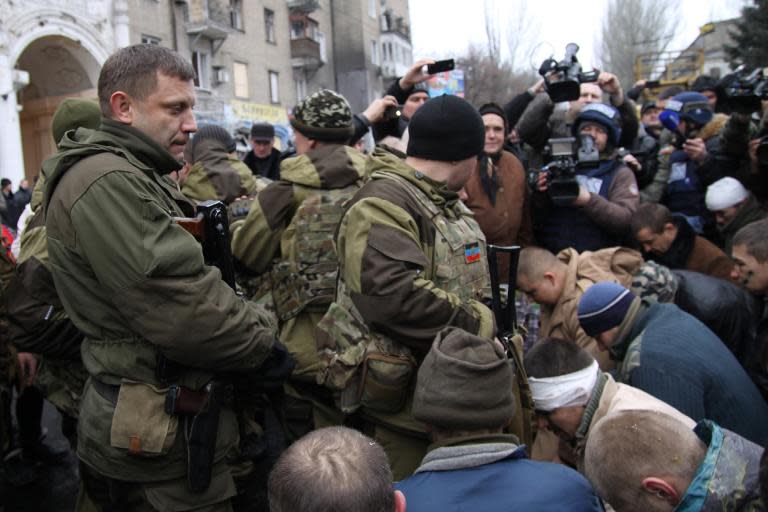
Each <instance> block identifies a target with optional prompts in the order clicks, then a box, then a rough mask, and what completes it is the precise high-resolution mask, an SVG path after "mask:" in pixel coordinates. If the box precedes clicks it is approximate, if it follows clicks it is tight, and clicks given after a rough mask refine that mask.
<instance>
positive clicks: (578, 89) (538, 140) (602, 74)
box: [516, 45, 639, 167]
mask: <svg viewBox="0 0 768 512" xmlns="http://www.w3.org/2000/svg"><path fill="white" fill-rule="evenodd" d="M576 51H578V46H576V45H568V47H567V48H566V55H565V58H564V59H563V60H561V61H559V62H557V61H555V60H554V59H547V60H546V61H544V62H543V63H542V65H541V67H540V68H539V74H541V75H542V77H543V79H544V80H543V82H544V84H543V90H544V91H545V92H543V93H541V94H536V96H535V98H533V99H532V100H531V101H530V102H529V104H528V105H527V106H526V108H525V111H524V113H523V114H522V116H521V117H520V119H519V121H518V123H517V126H516V128H517V132H518V134H519V136H520V138H521V139H522V141H523V142H524V143H525V144H527V145H529V146H530V147H531V148H532V149H533V152H534V154H531V155H528V156H529V160H530V162H531V163H532V164H538V163H540V162H541V159H540V157H541V156H542V152H543V150H544V147H545V146H546V145H547V142H548V140H549V139H550V138H552V137H568V136H569V135H570V133H571V130H572V128H573V125H574V123H575V119H576V116H578V114H579V112H580V111H581V109H582V108H583V107H584V105H588V104H591V103H600V102H603V101H604V98H603V97H604V95H605V96H606V100H605V101H606V102H607V103H609V104H610V105H611V106H614V107H616V109H617V110H618V112H619V114H620V121H619V125H620V126H621V128H622V130H621V132H620V133H621V134H620V142H619V143H617V144H614V147H620V146H625V147H629V146H631V144H632V141H633V140H634V139H635V137H636V136H637V131H638V128H639V121H638V119H637V112H636V109H635V104H634V102H633V101H631V100H630V99H629V98H627V97H626V95H625V94H624V90H623V88H622V86H621V83H620V82H619V79H618V77H616V75H614V74H612V73H608V72H606V71H598V70H591V71H588V72H585V71H584V70H583V69H582V67H581V65H580V64H579V62H578V60H577V59H576ZM536 92H539V91H538V90H537V91H536ZM523 94H529V93H528V92H526V93H523ZM536 166H537V167H538V165H536Z"/></svg>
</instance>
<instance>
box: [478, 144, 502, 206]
mask: <svg viewBox="0 0 768 512" xmlns="http://www.w3.org/2000/svg"><path fill="white" fill-rule="evenodd" d="M500 158H501V151H499V152H498V153H494V154H492V155H486V154H483V156H482V157H480V182H481V183H482V184H483V190H485V194H486V195H487V196H488V199H490V200H491V206H496V192H498V191H499V172H498V168H499V167H498V165H499V159H500ZM489 160H490V162H489ZM489 165H490V168H491V175H490V176H489V175H488V166H489Z"/></svg>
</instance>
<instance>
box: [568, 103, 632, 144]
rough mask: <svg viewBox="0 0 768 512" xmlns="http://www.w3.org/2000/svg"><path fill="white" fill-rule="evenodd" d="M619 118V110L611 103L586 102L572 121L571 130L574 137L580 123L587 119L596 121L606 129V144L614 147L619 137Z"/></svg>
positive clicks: (577, 132)
mask: <svg viewBox="0 0 768 512" xmlns="http://www.w3.org/2000/svg"><path fill="white" fill-rule="evenodd" d="M620 118H621V117H620V115H619V111H618V110H616V109H615V108H614V107H612V106H611V105H606V104H605V103H588V104H586V105H584V107H582V109H581V112H579V115H578V116H576V122H574V123H573V126H572V127H571V132H572V133H573V136H574V137H576V136H578V134H579V129H580V128H581V124H582V123H585V122H587V121H589V122H592V123H597V124H599V125H600V126H603V127H605V129H606V130H607V131H608V144H610V145H611V146H613V147H614V148H615V147H616V146H618V145H619V139H620V138H621V121H620Z"/></svg>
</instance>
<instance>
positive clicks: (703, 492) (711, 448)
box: [675, 420, 766, 512]
mask: <svg viewBox="0 0 768 512" xmlns="http://www.w3.org/2000/svg"><path fill="white" fill-rule="evenodd" d="M694 431H695V432H696V435H698V436H699V439H701V441H702V442H704V443H705V444H706V445H707V454H706V455H705V456H704V460H703V461H702V462H701V464H700V465H699V469H698V471H697V472H696V474H695V475H694V477H693V480H692V482H691V485H689V486H688V489H686V491H685V494H684V495H683V497H682V499H681V501H680V503H679V504H678V505H677V508H676V509H675V510H690V511H693V512H731V511H737V510H739V511H744V512H753V511H754V512H757V511H759V510H765V506H766V504H765V503H763V500H762V499H761V497H760V478H759V472H760V455H761V454H762V452H763V448H762V447H761V446H759V445H756V444H754V443H751V442H749V441H747V440H746V439H744V438H743V437H741V436H738V435H736V434H734V433H733V432H731V431H730V430H726V429H724V428H720V427H719V426H718V425H717V424H716V423H714V422H712V421H710V420H702V421H700V422H699V424H698V425H696V428H695V429H694Z"/></svg>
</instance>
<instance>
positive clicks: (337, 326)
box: [316, 171, 490, 414]
mask: <svg viewBox="0 0 768 512" xmlns="http://www.w3.org/2000/svg"><path fill="white" fill-rule="evenodd" d="M371 179H391V180H395V181H397V182H399V183H400V184H401V185H402V187H403V188H404V189H405V191H406V192H407V193H408V195H409V196H410V197H411V198H412V199H414V201H415V203H416V204H417V205H418V208H419V209H420V210H421V211H422V215H423V216H424V217H425V218H426V219H429V221H430V223H431V224H432V226H433V227H434V229H435V237H434V245H433V246H423V247H422V248H423V251H424V254H425V255H426V256H427V259H428V260H430V264H429V265H428V266H427V267H426V268H424V270H423V274H421V275H422V276H423V278H424V279H427V280H430V281H432V282H434V283H435V286H436V287H438V288H440V289H442V290H445V291H446V292H449V293H452V294H455V295H457V296H458V297H460V298H461V300H462V301H467V300H470V299H474V300H479V299H480V298H482V297H483V295H484V294H486V293H487V292H488V291H489V290H490V282H489V274H488V260H487V256H486V248H485V236H484V235H483V233H482V231H481V230H480V226H479V225H478V224H477V222H476V221H475V220H474V218H473V216H472V213H471V212H470V210H469V209H468V208H467V207H466V206H464V205H463V204H461V203H458V204H457V205H456V207H455V208H454V209H453V210H452V211H451V212H453V213H454V214H455V215H454V214H451V213H450V212H446V211H444V210H441V209H440V208H439V207H437V206H436V205H435V204H434V203H433V202H432V201H431V200H430V198H429V197H428V196H427V195H426V194H425V193H424V192H422V191H421V190H420V189H419V188H418V187H416V186H415V185H413V184H412V183H411V182H409V181H408V180H406V179H405V178H403V177H401V176H399V175H397V174H395V173H390V172H386V171H376V172H374V173H373V175H372V176H371ZM422 243H424V240H422ZM316 340H317V343H318V353H319V356H320V359H321V361H322V362H323V365H324V369H323V370H322V371H321V372H320V373H319V375H318V376H317V382H318V384H320V385H322V386H326V387H328V388H330V389H331V390H333V391H335V392H337V401H338V405H339V407H340V408H341V410H342V411H343V412H345V413H352V412H354V411H356V410H357V409H358V408H360V407H361V406H362V407H366V408H368V409H370V410H372V411H375V412H381V413H393V414H394V413H397V412H399V411H400V410H401V409H402V408H403V406H404V405H405V402H406V400H407V398H408V390H409V388H410V387H411V385H412V380H413V377H414V375H415V373H416V370H417V368H418V362H417V361H416V358H415V357H414V356H413V354H412V352H411V350H410V349H409V348H408V347H406V346H405V345H402V344H401V343H399V342H398V341H397V340H393V339H391V338H389V337H387V336H384V335H382V334H381V333H378V332H373V331H371V330H370V329H369V327H368V325H367V324H366V323H365V320H364V319H363V317H362V316H361V315H360V312H359V311H358V310H357V308H356V307H355V306H354V304H353V303H352V299H351V296H350V294H349V292H348V291H347V288H346V285H345V283H344V282H343V281H342V280H340V279H339V282H338V288H337V295H336V301H335V302H334V303H333V304H331V306H330V308H329V309H328V311H327V312H326V314H325V316H324V317H323V319H322V320H321V321H320V323H319V324H318V327H317V332H316Z"/></svg>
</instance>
